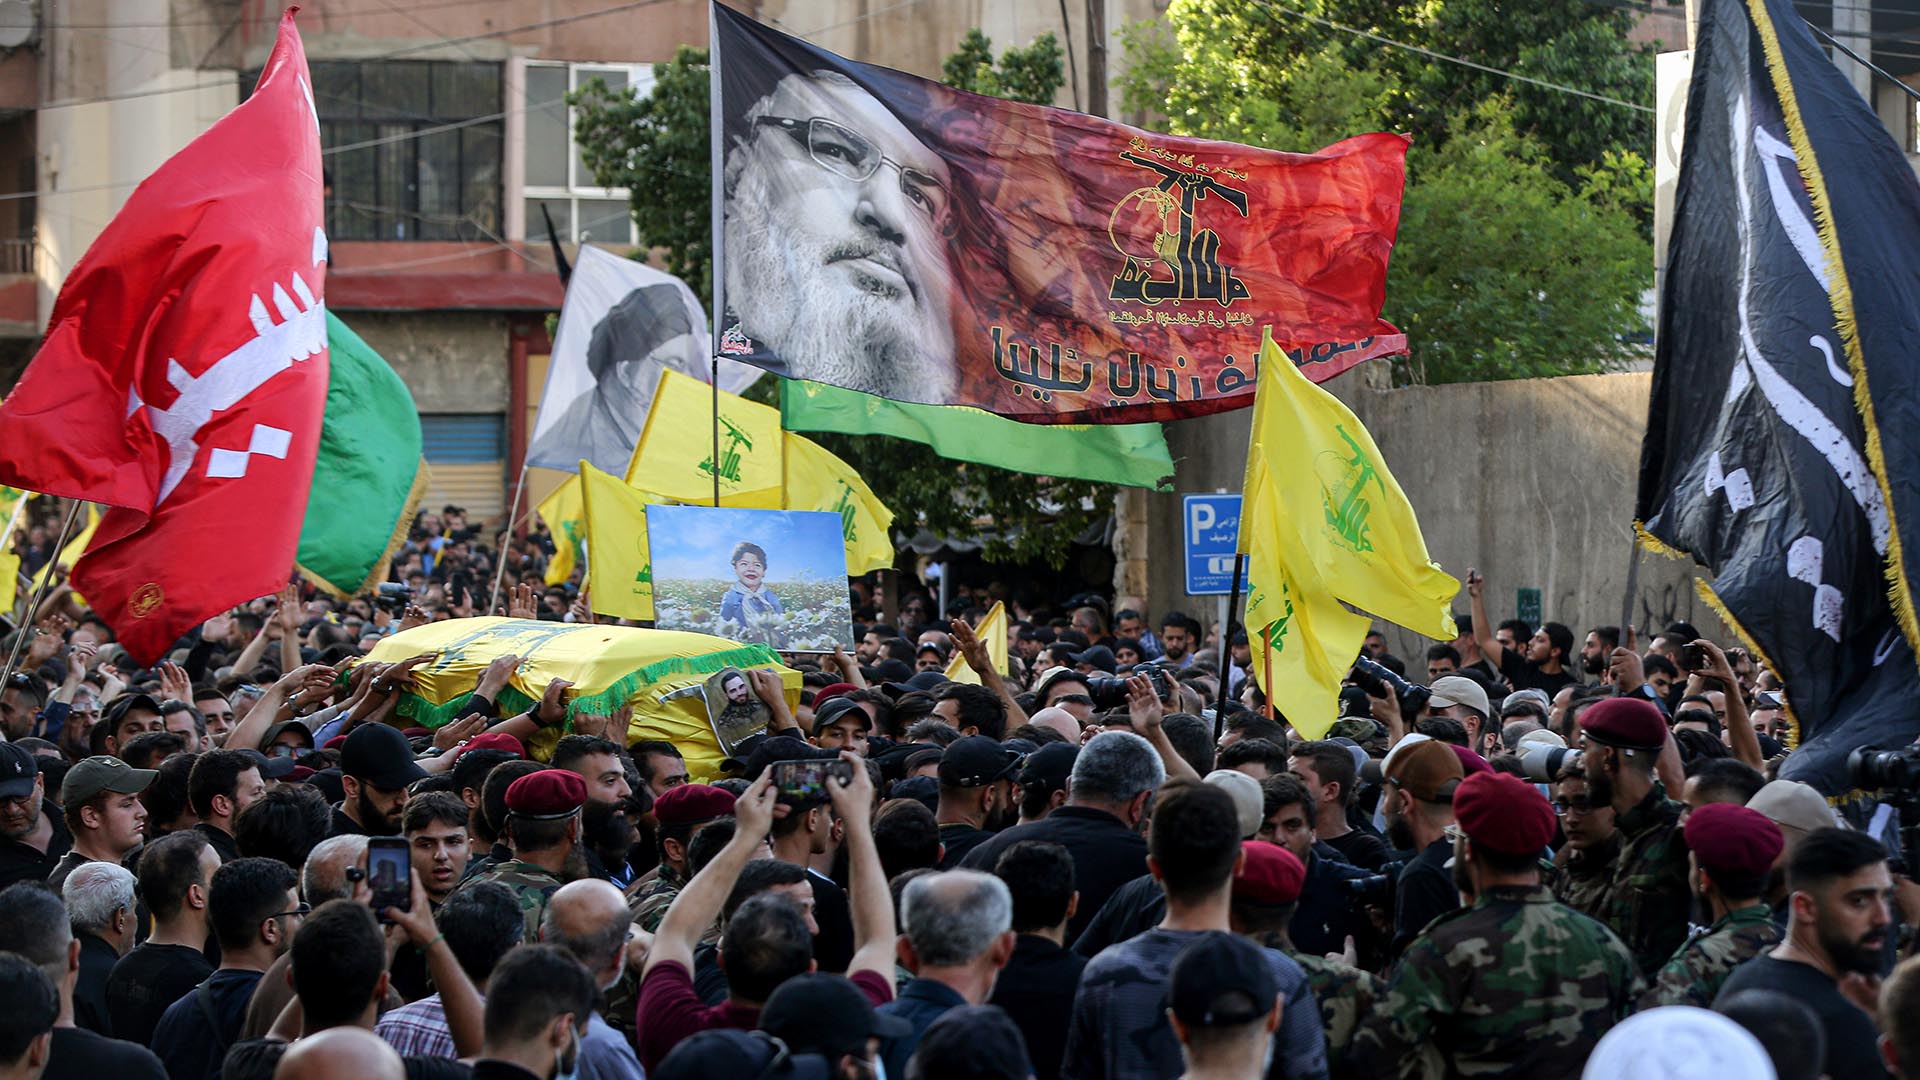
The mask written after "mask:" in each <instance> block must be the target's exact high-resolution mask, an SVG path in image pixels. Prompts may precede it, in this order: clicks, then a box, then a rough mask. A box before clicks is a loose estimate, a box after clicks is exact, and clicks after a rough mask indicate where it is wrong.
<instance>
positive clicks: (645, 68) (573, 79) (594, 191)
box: [512, 60, 653, 247]
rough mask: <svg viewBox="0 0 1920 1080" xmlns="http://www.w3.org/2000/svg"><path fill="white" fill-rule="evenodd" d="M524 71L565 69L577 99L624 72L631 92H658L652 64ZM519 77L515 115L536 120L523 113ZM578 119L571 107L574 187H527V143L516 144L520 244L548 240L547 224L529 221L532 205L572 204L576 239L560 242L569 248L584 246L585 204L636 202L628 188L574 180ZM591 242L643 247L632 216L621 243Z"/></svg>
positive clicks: (544, 63) (552, 64) (562, 64)
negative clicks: (603, 78) (582, 205)
mask: <svg viewBox="0 0 1920 1080" xmlns="http://www.w3.org/2000/svg"><path fill="white" fill-rule="evenodd" d="M524 67H525V68H536V67H544V68H564V69H566V71H567V92H568V93H569V94H571V93H574V92H575V91H578V90H579V89H580V88H581V87H582V86H585V85H586V84H587V83H589V82H592V81H593V80H594V78H596V77H598V76H603V75H606V74H610V73H613V72H620V73H623V74H625V75H626V77H627V85H628V86H629V87H639V88H640V89H641V90H643V91H645V92H651V91H652V88H653V65H652V64H619V63H605V62H587V61H565V60H527V61H524ZM516 74H519V76H520V77H519V78H516V79H515V80H514V92H515V93H516V94H518V95H519V98H520V100H519V101H518V102H516V103H515V109H516V110H517V111H521V113H522V115H523V116H527V117H528V119H529V120H530V119H531V114H528V113H526V112H525V111H524V108H525V105H526V100H525V99H526V79H525V75H524V74H523V73H516ZM577 113H578V110H577V109H575V108H574V107H573V106H572V105H569V106H567V179H568V181H569V183H568V184H567V186H565V187H555V186H552V185H536V184H528V183H526V182H525V176H526V172H525V168H524V155H525V154H526V139H525V136H524V134H523V135H522V136H521V138H520V139H519V140H516V141H517V142H518V145H517V146H515V147H513V148H512V152H513V153H514V154H515V155H517V158H518V159H517V160H516V162H515V164H516V166H519V167H517V168H516V169H515V170H514V171H515V172H516V173H517V174H519V178H520V181H521V182H520V185H519V187H520V191H519V193H518V196H517V197H516V198H515V199H514V205H515V206H516V207H517V208H518V209H519V211H520V214H519V215H518V216H520V217H522V219H523V220H522V221H521V233H522V235H521V236H519V237H517V238H516V239H519V240H523V241H531V240H544V239H545V238H546V225H545V223H543V222H540V221H535V220H532V219H528V218H526V216H525V208H526V205H527V203H528V202H529V201H531V200H534V199H551V200H555V201H560V200H565V201H567V202H568V203H569V204H570V205H569V213H568V218H569V220H570V221H572V222H573V223H574V227H573V230H572V232H573V235H571V236H563V237H561V242H562V243H568V244H578V243H580V242H581V239H580V230H579V226H578V223H579V221H580V200H582V199H596V200H598V199H619V200H621V201H622V202H625V201H627V200H628V199H629V197H630V196H631V192H630V191H629V190H628V189H626V188H603V187H596V186H594V184H593V180H592V177H584V176H575V175H573V174H574V171H575V168H576V167H577V166H578V164H579V162H578V153H577V149H576V146H575V143H574V135H573V133H574V125H575V123H576V122H577V121H578V115H577ZM527 122H528V121H527V120H523V121H522V124H523V125H524V124H525V123H527ZM523 131H524V126H523ZM587 242H589V243H594V244H607V245H612V246H616V247H617V246H625V247H631V246H633V245H635V244H638V243H639V242H640V234H639V231H638V229H637V228H636V227H635V226H634V224H633V217H632V215H631V214H629V215H628V217H627V232H626V235H624V236H616V237H609V236H593V237H590V238H588V241H587Z"/></svg>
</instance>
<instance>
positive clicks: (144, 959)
mask: <svg viewBox="0 0 1920 1080" xmlns="http://www.w3.org/2000/svg"><path fill="white" fill-rule="evenodd" d="M211 974H213V965H212V964H209V963H207V958H206V956H205V954H203V953H202V952H201V951H200V950H199V949H191V948H188V947H187V946H185V945H155V944H153V943H152V942H148V943H147V944H145V945H142V946H140V947H139V948H136V949H134V950H133V951H132V952H130V953H128V954H127V955H126V956H124V957H121V959H120V962H119V963H117V964H115V965H113V972H112V974H110V975H108V976H107V1015H108V1017H110V1018H111V1019H112V1021H113V1030H114V1031H115V1032H117V1033H118V1035H119V1037H120V1038H123V1039H126V1040H127V1041H129V1042H136V1043H139V1044H140V1045H141V1046H145V1045H147V1044H148V1043H150V1042H152V1041H153V1028H154V1025H156V1024H158V1023H159V1022H160V1014H161V1013H164V1012H166V1011H167V1006H169V1005H171V1004H173V1003H174V1002H176V1001H179V1000H180V999H181V998H183V997H185V996H186V995H187V992H188V991H190V990H192V989H193V988H194V987H196V986H199V985H200V983H201V981H202V980H203V979H205V978H206V977H207V976H209V975H211Z"/></svg>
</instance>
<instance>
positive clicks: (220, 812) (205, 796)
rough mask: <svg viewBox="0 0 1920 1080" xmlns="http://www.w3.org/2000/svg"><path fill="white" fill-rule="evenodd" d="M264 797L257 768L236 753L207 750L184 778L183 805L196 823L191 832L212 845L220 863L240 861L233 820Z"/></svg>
mask: <svg viewBox="0 0 1920 1080" xmlns="http://www.w3.org/2000/svg"><path fill="white" fill-rule="evenodd" d="M266 793H267V782H266V780H265V779H264V778H263V777H262V776H261V775H260V764H259V762H257V761H255V760H254V759H253V757H252V756H251V755H248V754H246V753H244V752H242V751H239V750H209V751H207V752H206V753H204V754H201V755H200V756H199V757H198V758H197V759H195V761H194V763H193V772H192V773H191V774H189V775H188V777H187V803H188V805H190V806H192V807H193V813H194V816H195V817H197V818H199V823H198V824H197V825H195V826H194V829H195V830H196V831H198V832H199V833H200V834H201V835H203V836H205V837H206V838H207V843H209V844H212V845H213V850H214V853H215V854H217V855H219V856H220V861H221V862H228V861H231V860H233V859H237V858H239V857H240V846H239V844H238V843H236V842H235V841H234V839H233V819H234V818H236V817H239V816H240V811H242V810H245V809H246V808H247V807H249V806H251V805H253V801H254V800H255V799H258V798H259V797H260V796H262V795H265V794H266Z"/></svg>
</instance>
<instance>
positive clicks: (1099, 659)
mask: <svg viewBox="0 0 1920 1080" xmlns="http://www.w3.org/2000/svg"><path fill="white" fill-rule="evenodd" d="M1073 662H1074V663H1076V664H1086V665H1087V666H1088V667H1092V668H1095V669H1098V670H1100V671H1104V672H1106V673H1107V674H1109V675H1111V674H1113V671H1114V668H1116V667H1118V666H1120V661H1119V660H1118V659H1116V658H1115V657H1114V655H1113V650H1112V649H1109V648H1107V647H1106V646H1105V645H1093V646H1089V647H1088V648H1085V649H1081V650H1080V651H1079V652H1077V653H1074V654H1073Z"/></svg>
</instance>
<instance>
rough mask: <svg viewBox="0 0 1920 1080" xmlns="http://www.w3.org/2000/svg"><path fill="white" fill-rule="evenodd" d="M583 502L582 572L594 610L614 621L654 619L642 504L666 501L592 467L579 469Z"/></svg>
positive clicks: (589, 464) (584, 465)
mask: <svg viewBox="0 0 1920 1080" xmlns="http://www.w3.org/2000/svg"><path fill="white" fill-rule="evenodd" d="M580 493H581V495H583V496H584V497H585V501H586V518H587V558H588V560H589V562H590V566H589V568H588V570H587V580H588V584H589V586H590V587H591V589H592V593H591V597H590V599H591V600H592V602H593V610H594V611H595V612H597V613H599V614H601V615H612V616H614V617H615V618H619V619H651V618H653V555H652V553H651V552H650V550H649V549H648V547H647V504H648V503H661V502H666V501H667V500H665V499H662V498H660V497H659V496H657V495H653V494H650V493H648V492H645V491H641V490H640V489H638V488H636V487H633V486H632V485H630V484H627V483H625V482H623V481H622V480H621V479H620V478H619V477H617V476H615V475H613V474H612V473H605V472H601V471H600V470H599V469H596V468H594V467H593V463H592V462H588V461H583V462H581V463H580Z"/></svg>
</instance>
